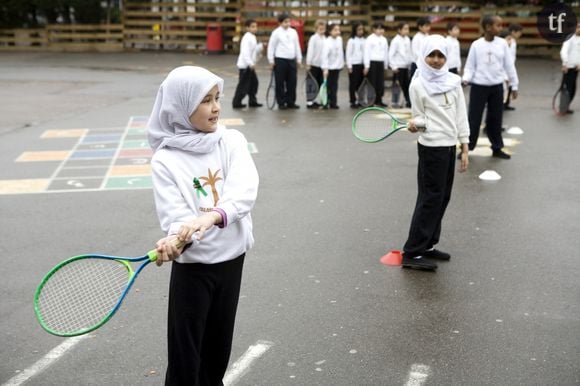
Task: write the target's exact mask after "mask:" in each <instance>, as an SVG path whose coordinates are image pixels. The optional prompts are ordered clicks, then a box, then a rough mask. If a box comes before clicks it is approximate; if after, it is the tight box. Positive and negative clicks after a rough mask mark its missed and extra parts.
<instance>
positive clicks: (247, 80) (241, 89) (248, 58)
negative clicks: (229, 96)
mask: <svg viewBox="0 0 580 386" xmlns="http://www.w3.org/2000/svg"><path fill="white" fill-rule="evenodd" d="M245 25H246V30H247V32H246V33H245V34H244V36H243V37H242V41H241V43H240V55H239V56H238V62H237V67H238V70H239V71H240V74H239V81H238V86H237V87H236V92H235V94H234V99H233V101H232V105H233V108H234V109H239V108H243V107H246V105H244V104H242V99H244V98H245V96H246V95H248V98H249V105H250V107H262V104H261V103H258V100H257V98H256V94H257V93H258V77H257V76H256V63H257V62H258V60H259V59H260V56H261V53H262V50H263V45H262V43H258V40H257V39H256V32H258V23H256V21H255V20H253V19H248V20H246V23H245Z"/></svg>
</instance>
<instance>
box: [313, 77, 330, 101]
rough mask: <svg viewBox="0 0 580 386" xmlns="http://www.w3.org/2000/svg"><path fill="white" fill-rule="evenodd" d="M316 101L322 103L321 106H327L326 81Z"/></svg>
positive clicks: (321, 86)
mask: <svg viewBox="0 0 580 386" xmlns="http://www.w3.org/2000/svg"><path fill="white" fill-rule="evenodd" d="M316 99H318V100H319V101H320V105H321V106H326V105H327V104H328V85H327V83H326V79H324V82H322V84H321V85H320V90H319V91H318V95H317V96H316Z"/></svg>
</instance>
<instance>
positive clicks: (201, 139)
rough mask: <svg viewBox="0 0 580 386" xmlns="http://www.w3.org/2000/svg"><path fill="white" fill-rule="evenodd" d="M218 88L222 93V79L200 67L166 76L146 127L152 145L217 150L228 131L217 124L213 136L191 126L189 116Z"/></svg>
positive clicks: (154, 146) (175, 70)
mask: <svg viewBox="0 0 580 386" xmlns="http://www.w3.org/2000/svg"><path fill="white" fill-rule="evenodd" d="M216 85H217V86H218V88H219V91H220V94H221V93H222V91H223V87H224V81H223V79H222V78H220V77H218V76H217V75H214V74H212V73H211V72H209V71H208V70H206V69H205V68H201V67H194V66H182V67H177V68H176V69H174V70H173V71H171V72H170V73H169V75H167V78H165V80H164V81H163V83H161V86H160V87H159V91H158V92H157V98H156V99H155V104H154V105H153V111H152V112H151V116H150V117H149V122H148V125H147V126H148V128H149V133H148V135H149V144H150V145H151V147H152V148H153V150H154V151H157V150H159V149H162V148H164V147H173V148H177V149H181V150H185V151H190V152H194V153H209V152H211V151H212V150H213V149H214V147H215V145H216V144H217V143H218V142H219V140H220V139H221V137H222V135H223V133H224V130H225V128H224V127H223V126H221V125H218V128H217V130H216V131H215V132H213V133H205V132H201V131H198V130H196V129H195V127H192V126H191V123H190V121H189V117H190V116H191V114H192V113H193V112H194V111H195V110H196V109H197V108H198V106H199V105H200V103H201V101H202V99H203V98H205V96H206V95H207V94H208V92H209V91H210V90H211V89H212V88H213V87H214V86H216Z"/></svg>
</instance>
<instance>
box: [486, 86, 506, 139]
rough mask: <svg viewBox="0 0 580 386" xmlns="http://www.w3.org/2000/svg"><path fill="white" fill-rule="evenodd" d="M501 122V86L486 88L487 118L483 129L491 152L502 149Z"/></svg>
mask: <svg viewBox="0 0 580 386" xmlns="http://www.w3.org/2000/svg"><path fill="white" fill-rule="evenodd" d="M502 122H503V85H502V84H498V85H496V86H489V87H488V98H487V118H486V121H485V127H486V129H487V138H489V142H490V143H491V149H492V150H500V149H501V148H503V137H502V135H501V127H502Z"/></svg>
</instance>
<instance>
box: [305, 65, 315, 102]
mask: <svg viewBox="0 0 580 386" xmlns="http://www.w3.org/2000/svg"><path fill="white" fill-rule="evenodd" d="M304 94H305V95H306V102H314V100H315V99H316V97H317V96H318V82H317V81H316V78H315V77H314V75H312V73H311V72H310V71H306V78H305V79H304Z"/></svg>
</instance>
